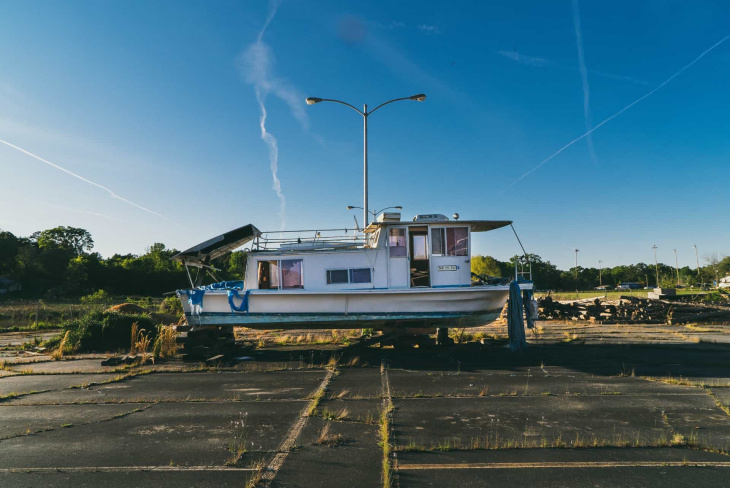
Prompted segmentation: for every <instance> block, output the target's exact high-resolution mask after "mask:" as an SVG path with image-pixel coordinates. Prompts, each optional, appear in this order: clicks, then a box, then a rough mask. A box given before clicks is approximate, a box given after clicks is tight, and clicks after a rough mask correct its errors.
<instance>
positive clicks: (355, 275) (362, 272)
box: [350, 268, 372, 283]
mask: <svg viewBox="0 0 730 488" xmlns="http://www.w3.org/2000/svg"><path fill="white" fill-rule="evenodd" d="M371 281H372V280H371V278H370V268H358V269H351V270H350V283H370V282H371Z"/></svg>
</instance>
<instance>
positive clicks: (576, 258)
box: [573, 249, 580, 293]
mask: <svg viewBox="0 0 730 488" xmlns="http://www.w3.org/2000/svg"><path fill="white" fill-rule="evenodd" d="M573 251H574V252H575V292H576V293H578V253H579V252H580V249H573Z"/></svg>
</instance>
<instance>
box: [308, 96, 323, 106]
mask: <svg viewBox="0 0 730 488" xmlns="http://www.w3.org/2000/svg"><path fill="white" fill-rule="evenodd" d="M305 101H306V102H307V105H314V104H315V103H319V102H321V101H322V99H321V98H317V97H309V98H307V99H306V100H305Z"/></svg>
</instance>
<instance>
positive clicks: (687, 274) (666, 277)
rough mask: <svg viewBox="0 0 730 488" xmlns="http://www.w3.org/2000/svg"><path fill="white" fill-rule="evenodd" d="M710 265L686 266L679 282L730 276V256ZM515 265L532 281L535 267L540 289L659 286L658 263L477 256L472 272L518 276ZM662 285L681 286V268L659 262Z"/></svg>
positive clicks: (708, 258)
mask: <svg viewBox="0 0 730 488" xmlns="http://www.w3.org/2000/svg"><path fill="white" fill-rule="evenodd" d="M704 261H705V263H706V265H705V266H702V267H700V271H699V274H698V273H697V268H690V267H689V266H685V267H683V268H679V281H680V282H681V284H682V285H685V286H698V285H700V284H703V283H712V282H713V281H717V280H719V279H720V278H722V277H724V276H728V275H730V257H727V256H726V257H723V258H718V257H717V256H716V255H710V256H706V257H705V259H704ZM515 263H516V264H517V272H518V273H521V274H522V276H524V277H525V278H526V279H528V278H529V272H530V267H532V278H533V280H534V281H535V284H536V286H537V288H538V289H540V290H575V289H576V285H577V289H579V290H586V289H592V288H595V287H597V286H599V284H602V285H608V286H610V287H616V286H617V285H618V284H620V283H639V284H640V285H642V286H652V287H653V286H656V282H657V280H656V272H657V270H656V267H655V265H654V264H644V263H637V264H631V265H621V266H614V267H605V268H602V269H600V268H584V267H582V266H578V272H577V281H576V268H575V267H573V268H570V269H568V270H560V269H558V267H557V266H555V265H554V264H552V263H551V262H550V261H543V260H542V258H541V257H540V256H538V255H537V254H530V255H529V261H528V259H527V258H526V257H525V256H513V257H512V258H510V260H509V261H507V262H504V261H498V260H496V259H494V258H493V257H491V256H473V257H472V260H471V267H472V272H474V273H476V274H480V275H488V276H514V274H515ZM658 268H659V285H660V286H662V287H667V288H671V287H673V286H676V284H677V269H676V268H675V267H674V266H667V265H666V264H661V263H659V266H658Z"/></svg>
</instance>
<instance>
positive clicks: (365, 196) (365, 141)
mask: <svg viewBox="0 0 730 488" xmlns="http://www.w3.org/2000/svg"><path fill="white" fill-rule="evenodd" d="M362 114H363V117H362V118H363V150H362V154H363V168H364V169H363V173H364V174H363V182H364V187H363V215H364V217H363V218H364V219H365V225H363V227H362V228H363V229H365V228H366V227H367V226H368V208H369V207H368V104H367V103H366V104H364V105H363V106H362Z"/></svg>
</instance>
